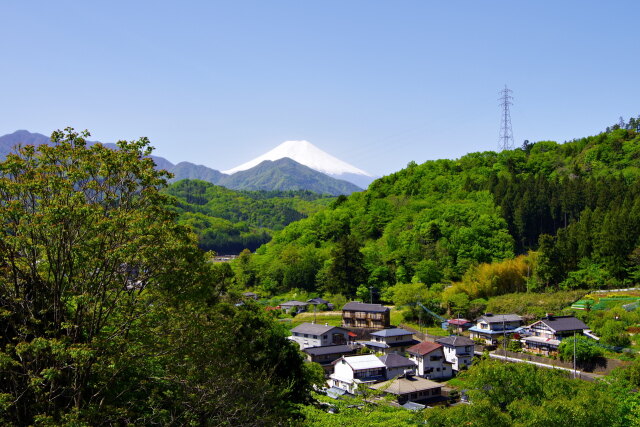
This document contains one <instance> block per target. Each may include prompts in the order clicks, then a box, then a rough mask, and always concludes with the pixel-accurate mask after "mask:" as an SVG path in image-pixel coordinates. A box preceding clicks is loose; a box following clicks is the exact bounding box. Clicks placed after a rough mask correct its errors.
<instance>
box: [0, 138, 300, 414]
mask: <svg viewBox="0 0 640 427" xmlns="http://www.w3.org/2000/svg"><path fill="white" fill-rule="evenodd" d="M87 136H88V133H83V134H78V133H76V132H74V131H73V130H72V129H66V130H65V131H64V132H60V131H58V132H54V133H53V135H52V144H51V145H50V146H40V147H37V148H36V147H33V146H25V147H21V148H19V149H18V151H17V152H16V153H15V154H10V155H8V156H7V159H6V160H5V161H4V162H2V163H0V224H2V227H3V230H2V232H1V233H0V423H2V424H18V425H25V424H33V423H36V424H38V423H39V424H59V423H87V424H90V425H98V424H127V423H144V424H147V423H159V424H167V423H179V424H183V423H187V422H191V423H194V422H195V423H198V424H207V423H217V424H219V423H220V422H219V420H223V419H229V420H232V421H231V422H233V420H235V421H236V422H238V423H244V424H248V422H247V421H248V420H250V419H254V420H255V419H257V418H256V417H258V418H259V417H260V416H262V415H264V416H265V417H268V416H269V415H272V414H278V416H279V417H280V419H286V418H287V417H288V416H289V415H290V414H291V411H290V410H289V409H290V408H289V406H288V405H289V404H290V401H295V402H303V401H304V400H305V399H306V397H307V396H308V390H307V388H308V386H307V383H306V382H305V378H306V377H305V372H304V371H303V368H302V362H301V358H300V356H299V355H298V354H297V352H294V350H295V349H293V350H292V347H291V346H290V344H289V343H288V342H287V341H286V340H285V339H284V337H283V334H282V332H281V331H279V330H278V329H276V328H274V324H273V322H272V321H271V320H270V319H268V318H267V317H265V315H264V314H262V313H259V312H258V311H257V309H256V308H255V307H253V308H251V307H246V308H240V309H239V308H236V307H234V306H233V305H228V304H221V303H220V299H221V296H222V295H223V294H225V293H226V289H225V288H226V286H227V285H228V283H229V277H228V274H222V273H224V272H221V271H218V270H219V269H216V268H212V267H211V264H210V263H209V262H207V259H206V257H205V254H204V253H203V252H201V251H200V250H199V249H198V248H197V245H196V242H195V240H194V238H193V236H192V235H191V234H190V233H189V232H188V230H187V229H186V228H184V227H181V226H179V225H177V224H176V222H175V216H174V214H173V213H171V209H170V208H169V206H170V204H171V200H170V199H169V198H168V197H169V196H166V195H163V194H162V193H161V192H160V190H161V189H162V188H163V187H164V186H165V185H166V178H167V177H168V174H167V173H166V172H164V171H157V170H155V169H154V164H153V161H152V160H151V159H150V158H148V157H147V156H148V154H149V153H150V151H151V148H150V147H149V145H148V141H147V140H146V139H144V138H143V139H141V140H139V141H135V142H126V141H121V142H119V143H118V149H117V150H111V149H108V148H106V147H104V146H102V145H101V144H95V145H90V146H89V145H88V144H87V143H86V141H85V139H84V138H86V137H87ZM229 272H230V270H229ZM243 313H244V314H243ZM238 316H240V317H238ZM252 319H253V320H252ZM234 322H238V324H240V325H243V326H241V327H239V329H238V330H236V331H235V333H232V332H231V331H232V329H230V325H231V324H234ZM252 327H254V328H253V329H255V332H256V333H259V334H261V335H260V336H261V337H262V339H261V340H255V339H253V337H252V336H251V335H250V334H249V333H248V330H252V329H251V328H252ZM243 328H244V329H243ZM247 328H249V329H247ZM252 332H253V330H252ZM240 344H242V345H240ZM257 358H261V359H260V361H258V360H257ZM222 362H225V363H224V364H223V363H222ZM286 365H288V366H286ZM218 366H220V367H223V368H222V370H221V372H218V369H217V367H218ZM285 366H286V367H285ZM225 367H227V368H225ZM245 368H246V369H247V371H246V375H247V376H246V377H244V378H243V377H241V375H240V374H241V373H242V372H243V369H245ZM258 371H259V374H258ZM252 374H255V375H252ZM294 375H297V378H298V380H297V381H296V380H295V379H294ZM234 381H235V382H236V383H238V384H239V385H241V387H242V388H243V389H244V390H251V391H252V393H253V394H252V396H253V400H252V402H263V403H264V404H263V405H254V406H255V408H248V407H246V406H243V405H242V404H241V402H242V395H241V394H238V393H237V392H238V391H239V389H238V387H230V386H229V384H233V383H234ZM225 386H226V388H225ZM220 390H226V394H222V395H220V394H216V392H217V391H220ZM234 393H235V395H234ZM212 396H217V397H218V399H213V398H212ZM220 398H222V401H225V399H226V402H225V404H224V405H220V404H217V403H216V402H218V403H219V402H221V400H220ZM229 402H232V403H229ZM176 403H177V405H176ZM214 413H215V414H216V418H215V419H216V420H218V422H216V421H213V420H214V417H213V415H212V414H214ZM248 413H249V414H251V418H248V417H247V414H248ZM234 417H235V418H234Z"/></svg>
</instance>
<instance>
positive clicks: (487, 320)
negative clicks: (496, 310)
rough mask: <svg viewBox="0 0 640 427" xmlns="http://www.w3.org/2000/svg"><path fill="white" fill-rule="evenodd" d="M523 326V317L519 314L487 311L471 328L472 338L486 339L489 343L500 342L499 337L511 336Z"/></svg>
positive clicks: (485, 341)
mask: <svg viewBox="0 0 640 427" xmlns="http://www.w3.org/2000/svg"><path fill="white" fill-rule="evenodd" d="M521 326H522V317H520V316H518V315H517V314H492V313H485V315H484V316H480V317H479V318H478V319H477V320H476V325H475V326H473V327H471V328H469V332H471V339H478V340H482V341H484V343H486V344H487V345H496V344H498V337H504V336H510V335H512V334H514V333H516V332H517V329H518V328H520V327H521Z"/></svg>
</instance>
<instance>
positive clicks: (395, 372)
mask: <svg viewBox="0 0 640 427" xmlns="http://www.w3.org/2000/svg"><path fill="white" fill-rule="evenodd" d="M407 371H411V372H412V373H413V374H415V373H416V369H415V366H402V367H398V368H389V367H387V379H388V380H390V379H391V378H395V377H397V376H400V375H402V374H404V373H405V372H407Z"/></svg>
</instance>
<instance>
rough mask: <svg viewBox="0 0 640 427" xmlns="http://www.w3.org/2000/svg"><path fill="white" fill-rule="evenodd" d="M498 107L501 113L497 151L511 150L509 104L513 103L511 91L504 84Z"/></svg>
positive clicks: (511, 130)
mask: <svg viewBox="0 0 640 427" xmlns="http://www.w3.org/2000/svg"><path fill="white" fill-rule="evenodd" d="M499 93H500V95H501V96H500V98H498V100H499V101H500V107H501V108H502V114H501V115H500V137H499V141H498V151H502V150H513V129H512V128H511V112H510V111H509V106H511V105H513V102H512V101H513V96H511V94H512V93H513V91H512V90H511V89H509V88H507V85H504V89H502V90H501V91H500V92H499Z"/></svg>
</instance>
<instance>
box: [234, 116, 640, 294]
mask: <svg viewBox="0 0 640 427" xmlns="http://www.w3.org/2000/svg"><path fill="white" fill-rule="evenodd" d="M636 127H637V121H636V119H632V121H631V122H630V123H629V124H626V125H625V126H624V128H620V127H619V126H614V127H613V128H612V129H609V131H608V132H604V133H601V134H599V135H596V136H592V137H588V138H582V139H578V140H574V141H571V142H567V143H564V144H558V143H555V142H552V141H541V142H537V143H534V144H529V143H526V144H525V145H524V146H523V147H522V148H518V149H515V150H511V151H503V152H501V153H495V152H483V153H471V154H468V155H466V156H463V157H461V158H460V159H457V160H436V161H428V162H426V163H423V164H421V165H418V164H416V163H414V162H411V163H410V164H409V165H408V166H407V168H405V169H403V170H401V171H399V172H396V173H394V174H391V175H389V176H386V177H383V178H380V179H378V180H376V181H374V182H373V183H372V184H371V185H370V186H369V189H368V190H367V191H364V192H361V193H354V194H352V195H351V196H349V197H343V196H341V197H339V198H338V199H337V200H336V201H335V202H334V203H333V204H332V206H331V208H330V209H326V210H323V211H320V212H318V213H317V214H315V215H312V216H311V217H309V218H306V219H303V220H301V221H298V222H295V223H292V224H290V225H289V226H287V227H286V228H285V229H284V230H282V231H281V232H279V233H278V234H277V235H276V236H275V237H274V239H273V241H272V242H270V243H269V244H268V245H266V246H265V247H263V248H261V249H260V250H259V251H258V255H256V256H254V257H253V258H252V260H251V265H249V266H246V267H243V268H246V269H247V271H246V272H243V273H245V274H243V276H242V277H244V278H245V282H246V283H245V284H246V285H248V286H259V285H262V286H266V285H264V284H265V283H266V284H268V286H266V287H267V288H268V289H265V290H266V291H269V292H280V291H286V290H288V289H291V288H296V287H297V288H304V289H307V290H314V291H315V290H320V291H325V292H329V293H335V292H341V293H344V294H348V295H354V294H355V293H356V290H357V288H358V286H359V285H364V286H366V287H370V286H371V287H374V288H375V289H378V290H379V291H380V292H381V293H384V291H385V289H387V288H389V287H390V286H393V285H395V284H396V283H409V282H412V281H413V282H421V283H425V284H427V285H430V284H434V283H438V282H445V283H450V282H457V281H463V282H464V283H465V284H466V285H465V286H468V287H470V286H476V285H474V283H475V282H478V281H481V280H485V281H486V280H488V281H489V282H491V280H494V285H492V286H493V287H491V286H489V287H488V288H489V291H482V292H484V293H482V292H480V291H478V292H475V293H473V292H469V295H470V297H471V298H473V297H476V296H478V293H479V294H480V296H483V295H484V296H485V297H486V296H490V295H489V294H490V293H492V292H493V293H494V294H495V293H499V292H504V291H514V289H511V290H509V289H504V290H500V289H498V288H496V286H497V283H498V282H499V280H498V279H500V277H498V276H499V275H500V274H506V273H500V272H493V273H491V274H495V276H492V277H494V278H493V279H491V278H489V279H486V278H479V276H478V275H479V274H480V271H479V270H478V267H477V266H478V265H479V264H481V263H498V262H500V261H504V260H511V259H513V258H514V257H515V256H516V255H519V254H525V255H527V257H526V258H525V260H524V261H522V262H524V264H522V265H524V268H523V271H524V272H525V273H519V274H521V276H522V277H519V279H518V281H512V283H523V285H522V286H526V287H528V288H529V289H531V290H544V289H555V288H565V289H572V288H582V287H599V286H609V285H610V286H619V285H626V284H630V283H634V282H635V281H636V280H637V279H638V278H640V241H639V238H640V137H639V136H638V132H637V131H636ZM533 251H535V252H533ZM518 262H520V261H518ZM496 265H497V264H496ZM500 265H501V266H502V267H501V268H504V269H508V268H507V267H506V264H500ZM496 271H497V270H496ZM249 273H250V274H249ZM474 281H475V282H474ZM496 281H498V282H496ZM511 286H515V285H511ZM463 289H465V288H464V287H463Z"/></svg>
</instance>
